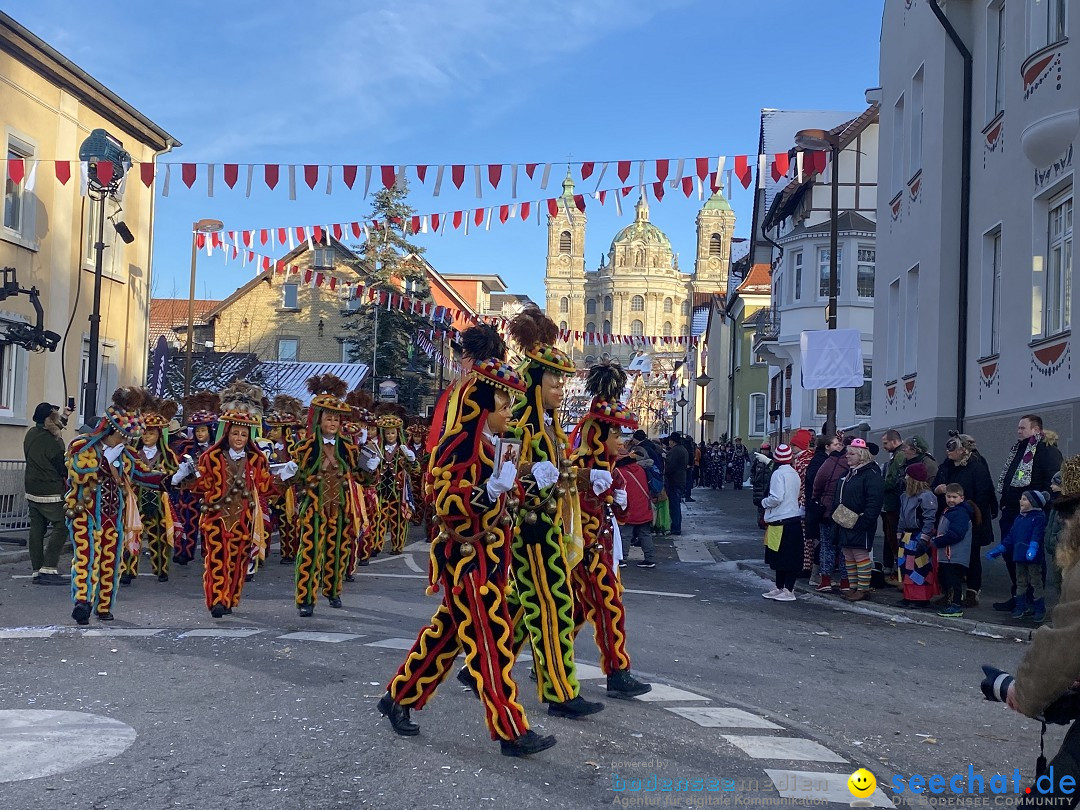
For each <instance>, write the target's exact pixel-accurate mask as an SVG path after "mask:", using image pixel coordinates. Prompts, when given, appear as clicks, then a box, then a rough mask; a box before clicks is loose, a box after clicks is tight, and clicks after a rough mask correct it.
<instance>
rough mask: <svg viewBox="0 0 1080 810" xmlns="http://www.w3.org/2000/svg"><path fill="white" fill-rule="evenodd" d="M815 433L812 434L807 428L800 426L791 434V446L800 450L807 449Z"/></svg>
mask: <svg viewBox="0 0 1080 810" xmlns="http://www.w3.org/2000/svg"><path fill="white" fill-rule="evenodd" d="M813 436H814V434H812V433H811V432H810V431H809V430H807V429H806V428H799V429H798V430H796V431H795V432H794V433H793V434H791V446H792V447H795V448H797V449H799V450H807V449H809V447H810V442H811V441H812V440H813Z"/></svg>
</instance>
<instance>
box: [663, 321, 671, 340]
mask: <svg viewBox="0 0 1080 810" xmlns="http://www.w3.org/2000/svg"><path fill="white" fill-rule="evenodd" d="M664 337H671V321H664Z"/></svg>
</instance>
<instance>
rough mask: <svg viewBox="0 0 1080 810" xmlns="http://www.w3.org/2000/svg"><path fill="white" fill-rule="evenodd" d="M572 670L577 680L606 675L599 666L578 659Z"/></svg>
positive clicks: (604, 676) (587, 679) (589, 679)
mask: <svg viewBox="0 0 1080 810" xmlns="http://www.w3.org/2000/svg"><path fill="white" fill-rule="evenodd" d="M519 658H520V657H519ZM574 672H575V674H577V679H578V680H579V681H591V680H594V679H598V678H606V677H607V675H605V674H604V670H602V669H600V667H594V666H593V665H592V664H583V663H581V662H580V661H575V662H574Z"/></svg>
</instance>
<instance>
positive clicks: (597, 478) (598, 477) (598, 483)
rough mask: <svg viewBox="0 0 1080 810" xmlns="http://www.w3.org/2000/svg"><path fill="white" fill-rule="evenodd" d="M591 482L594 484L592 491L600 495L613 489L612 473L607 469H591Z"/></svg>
mask: <svg viewBox="0 0 1080 810" xmlns="http://www.w3.org/2000/svg"><path fill="white" fill-rule="evenodd" d="M589 482H590V483H591V484H592V491H593V492H595V493H596V494H597V495H600V494H602V493H604V492H607V491H608V490H609V489H611V482H612V478H611V473H609V472H608V471H607V470H590V471H589Z"/></svg>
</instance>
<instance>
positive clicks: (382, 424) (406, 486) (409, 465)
mask: <svg viewBox="0 0 1080 810" xmlns="http://www.w3.org/2000/svg"><path fill="white" fill-rule="evenodd" d="M375 421H376V425H378V428H379V456H380V458H381V461H380V464H379V471H378V475H377V477H376V484H375V487H376V494H377V495H378V497H379V514H378V521H377V522H376V524H375V550H376V551H382V550H383V544H384V543H385V542H386V536H387V535H390V553H391V554H400V553H401V552H402V551H404V550H405V543H406V541H407V540H408V539H409V521H410V520H411V519H412V516H413V512H414V511H415V509H416V497H417V495H418V493H416V492H415V491H414V489H413V477H414V475H416V474H418V473H419V472H420V467H419V466H418V465H417V462H416V456H415V455H414V454H413V452H412V451H411V450H409V449H408V448H407V447H406V446H405V445H404V444H403V443H402V442H403V441H404V437H403V436H402V435H401V434H402V430H401V428H402V425H403V424H404V420H403V419H402V418H401V416H399V415H398V414H396V413H382V414H379V415H378V416H377V418H376V420H375Z"/></svg>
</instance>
